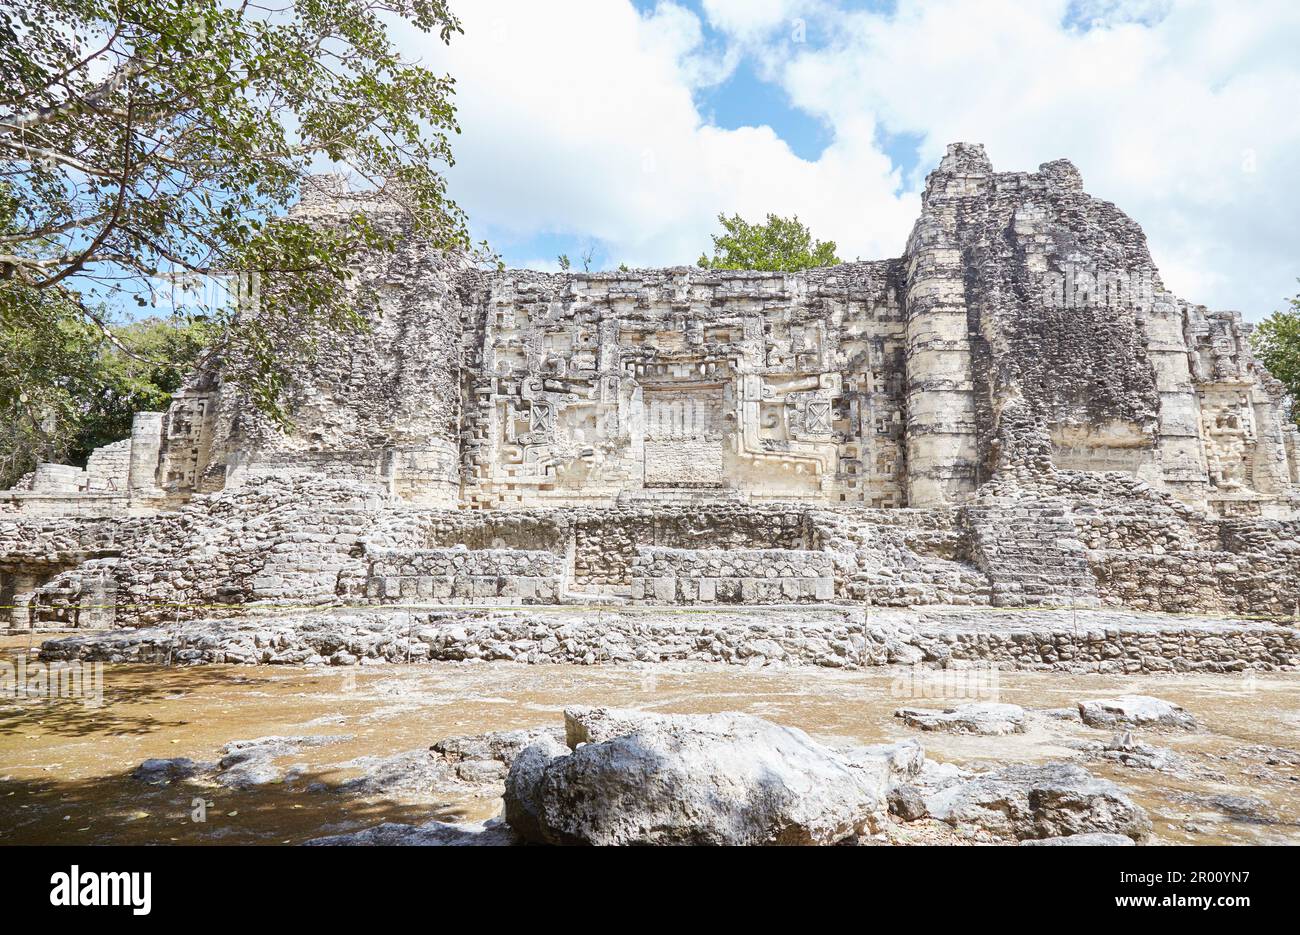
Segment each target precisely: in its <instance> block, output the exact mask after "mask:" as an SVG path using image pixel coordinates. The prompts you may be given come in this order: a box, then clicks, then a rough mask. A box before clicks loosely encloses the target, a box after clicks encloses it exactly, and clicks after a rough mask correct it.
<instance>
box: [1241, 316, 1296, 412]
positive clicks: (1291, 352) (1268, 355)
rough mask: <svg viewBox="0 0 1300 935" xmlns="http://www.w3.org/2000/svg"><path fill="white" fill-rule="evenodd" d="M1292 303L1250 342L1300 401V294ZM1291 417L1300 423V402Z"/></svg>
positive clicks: (1262, 326) (1263, 325)
mask: <svg viewBox="0 0 1300 935" xmlns="http://www.w3.org/2000/svg"><path fill="white" fill-rule="evenodd" d="M1288 301H1289V303H1290V305H1291V307H1290V308H1289V309H1285V310H1283V311H1278V312H1274V313H1273V314H1272V315H1269V316H1268V317H1267V318H1265V319H1264V320H1263V321H1262V322H1260V323H1259V324H1258V325H1256V326H1255V329H1254V331H1252V332H1251V335H1250V339H1251V343H1252V344H1253V345H1254V348H1255V354H1256V356H1257V357H1259V359H1260V360H1261V361H1262V362H1263V364H1264V366H1265V367H1267V368H1268V370H1269V372H1270V373H1271V374H1273V376H1275V377H1277V378H1278V379H1279V380H1281V381H1282V384H1283V385H1284V386H1285V387H1286V388H1287V392H1289V393H1290V394H1291V398H1292V399H1294V400H1300V295H1297V296H1296V297H1295V298H1293V299H1289V300H1288ZM1291 414H1292V416H1293V417H1294V418H1295V420H1296V422H1297V424H1300V403H1298V404H1297V405H1295V406H1294V407H1293V408H1292V412H1291Z"/></svg>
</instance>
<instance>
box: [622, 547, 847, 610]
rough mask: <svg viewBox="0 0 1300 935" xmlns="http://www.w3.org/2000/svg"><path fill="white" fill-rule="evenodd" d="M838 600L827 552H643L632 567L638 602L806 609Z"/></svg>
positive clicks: (796, 550) (656, 550) (633, 596)
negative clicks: (800, 606) (804, 605)
mask: <svg viewBox="0 0 1300 935" xmlns="http://www.w3.org/2000/svg"><path fill="white" fill-rule="evenodd" d="M834 597H835V574H834V568H833V564H832V562H831V556H830V555H829V554H827V553H825V552H808V551H805V550H799V549H664V548H644V547H643V548H639V549H638V550H637V556H636V560H635V561H634V562H633V567H632V598H633V600H637V601H644V602H646V603H652V604H801V603H809V602H814V601H830V600H833V599H834Z"/></svg>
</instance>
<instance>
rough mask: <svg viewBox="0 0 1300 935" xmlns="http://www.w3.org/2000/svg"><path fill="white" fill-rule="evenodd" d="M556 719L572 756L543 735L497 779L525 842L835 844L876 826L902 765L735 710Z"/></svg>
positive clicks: (893, 754)
mask: <svg viewBox="0 0 1300 935" xmlns="http://www.w3.org/2000/svg"><path fill="white" fill-rule="evenodd" d="M565 722H566V735H567V737H568V739H569V741H570V742H571V743H572V744H573V747H574V748H573V749H572V751H570V750H569V749H568V748H566V747H561V746H560V745H559V744H556V743H555V742H554V741H552V740H551V739H550V738H544V739H543V740H542V741H540V742H539V743H537V744H534V745H533V746H530V747H528V748H527V749H525V750H524V751H523V752H522V753H520V754H519V755H518V756H517V757H516V758H515V760H514V763H513V764H512V765H511V767H510V773H509V775H508V776H507V778H506V792H505V804H506V821H507V822H508V823H509V824H510V826H511V828H512V829H514V831H515V832H516V833H518V834H519V835H520V836H521V837H523V838H524V839H526V840H528V841H532V842H535V843H547V844H602V845H608V844H717V845H726V844H735V845H750V844H835V843H837V842H841V841H846V840H850V839H854V838H856V837H858V836H859V835H862V834H867V833H870V832H872V831H874V830H875V829H876V828H877V827H878V826H879V824H880V823H881V822H882V821H883V820H884V816H885V813H886V801H885V796H886V793H887V792H888V790H889V787H890V785H891V782H892V781H893V777H894V775H895V767H894V766H893V765H892V764H894V763H900V762H901V763H903V764H908V763H910V762H911V760H912V756H911V747H909V748H908V750H907V751H905V752H900V751H899V750H898V749H895V748H892V747H889V748H878V749H877V750H875V751H874V752H873V751H871V749H870V748H860V749H858V750H855V751H853V755H852V756H849V755H846V754H843V753H839V752H836V751H834V750H832V749H830V748H828V747H825V746H823V745H822V744H819V743H817V742H816V741H814V740H813V739H812V738H811V737H809V736H808V735H807V734H805V733H804V732H803V731H801V730H797V729H795V728H790V727H780V726H778V725H776V724H772V723H769V722H768V721H764V720H762V719H760V718H756V717H751V716H749V715H744V714H712V715H654V714H642V713H639V712H635V711H620V710H611V709H605V708H572V709H569V710H567V711H566V712H565ZM917 749H919V747H918V748H917ZM904 768H906V766H904Z"/></svg>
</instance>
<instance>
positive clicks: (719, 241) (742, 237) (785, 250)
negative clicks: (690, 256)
mask: <svg viewBox="0 0 1300 935" xmlns="http://www.w3.org/2000/svg"><path fill="white" fill-rule="evenodd" d="M718 222H719V223H720V224H722V228H723V233H721V234H715V235H714V236H713V257H712V258H709V257H708V256H705V255H703V254H702V255H701V256H700V259H699V261H698V262H699V265H700V266H702V267H704V268H705V269H758V270H770V271H774V272H793V271H795V270H801V269H809V268H811V267H814V266H834V265H835V264H836V263H839V262H841V261H840V259H839V258H838V257H837V256H836V255H835V242H834V241H833V240H826V241H822V240H814V239H813V236H812V232H811V231H809V230H808V228H807V227H806V226H805V225H804V224H802V223H801V222H800V221H799V218H798V216H797V215H796V216H795V217H790V218H783V217H777V216H776V215H775V214H769V215H768V216H767V220H766V221H764V222H763V223H762V224H751V223H749V222H748V221H746V220H745V219H744V218H742V217H741V216H740V215H739V214H733V215H732V216H731V217H727V216H726V215H722V214H720V215H718Z"/></svg>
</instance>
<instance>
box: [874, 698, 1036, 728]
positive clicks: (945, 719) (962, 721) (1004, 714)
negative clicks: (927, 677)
mask: <svg viewBox="0 0 1300 935" xmlns="http://www.w3.org/2000/svg"><path fill="white" fill-rule="evenodd" d="M894 716H895V717H898V718H902V719H903V723H904V724H906V725H907V726H908V727H915V728H917V729H918V730H940V731H947V732H948V733H951V734H984V735H991V736H997V735H1001V734H1023V733H1024V732H1025V709H1024V708H1022V707H1020V706H1019V705H1013V704H1000V703H997V702H972V703H970V704H963V705H957V706H955V707H952V708H945V709H943V710H942V711H932V710H929V709H926V708H899V709H898V710H897V711H895V712H894Z"/></svg>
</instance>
